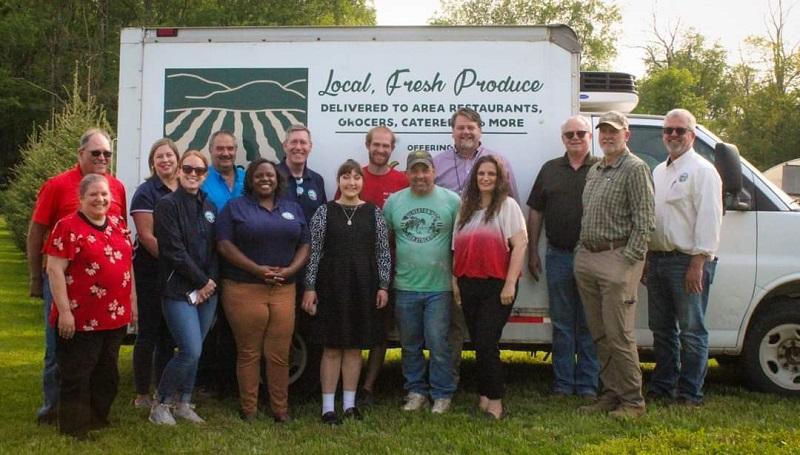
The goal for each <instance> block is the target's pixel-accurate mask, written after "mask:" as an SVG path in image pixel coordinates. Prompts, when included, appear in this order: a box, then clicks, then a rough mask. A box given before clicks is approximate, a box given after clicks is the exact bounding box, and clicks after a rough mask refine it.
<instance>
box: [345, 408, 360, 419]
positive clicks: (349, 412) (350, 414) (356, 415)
mask: <svg viewBox="0 0 800 455" xmlns="http://www.w3.org/2000/svg"><path fill="white" fill-rule="evenodd" d="M344 418H345V419H355V420H362V419H363V418H364V416H362V415H361V411H359V410H358V408H356V407H352V408H348V409H346V410H345V411H344Z"/></svg>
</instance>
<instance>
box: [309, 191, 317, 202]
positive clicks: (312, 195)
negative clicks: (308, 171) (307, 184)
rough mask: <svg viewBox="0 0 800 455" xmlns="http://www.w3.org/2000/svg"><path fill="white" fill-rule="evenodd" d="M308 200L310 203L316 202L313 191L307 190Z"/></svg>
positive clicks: (315, 194) (315, 195)
mask: <svg viewBox="0 0 800 455" xmlns="http://www.w3.org/2000/svg"><path fill="white" fill-rule="evenodd" d="M308 198H309V199H311V200H312V201H316V200H317V192H316V191H314V190H308Z"/></svg>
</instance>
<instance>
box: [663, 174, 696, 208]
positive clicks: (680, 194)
mask: <svg viewBox="0 0 800 455" xmlns="http://www.w3.org/2000/svg"><path fill="white" fill-rule="evenodd" d="M689 192H690V190H689V181H688V180H686V181H684V182H680V181H677V180H676V181H674V182H673V183H672V184H671V185H670V187H669V189H668V190H667V195H666V197H665V199H664V201H665V202H666V203H667V204H670V205H673V206H676V207H683V206H686V205H687V204H688V203H689V202H690V200H689Z"/></svg>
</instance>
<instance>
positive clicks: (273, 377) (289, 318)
mask: <svg viewBox="0 0 800 455" xmlns="http://www.w3.org/2000/svg"><path fill="white" fill-rule="evenodd" d="M294 298H295V286H294V284H286V285H283V286H270V285H266V284H255V283H240V282H236V281H231V280H224V283H223V287H222V306H223V308H224V309H225V316H227V318H228V321H229V322H230V325H231V329H232V330H233V337H234V338H235V339H236V352H237V354H236V377H237V378H238V379H239V400H240V404H241V407H242V412H244V413H245V414H247V415H255V414H256V410H257V405H258V384H259V380H260V376H261V375H260V366H261V363H260V362H261V357H262V356H264V357H265V358H266V361H267V385H268V389H269V402H270V408H271V409H272V413H273V414H274V415H284V414H286V413H287V412H288V409H289V347H290V345H291V341H292V334H293V333H294Z"/></svg>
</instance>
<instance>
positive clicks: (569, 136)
mask: <svg viewBox="0 0 800 455" xmlns="http://www.w3.org/2000/svg"><path fill="white" fill-rule="evenodd" d="M586 133H588V131H566V132H564V137H565V138H567V139H572V138H573V137H575V136H578V139H583V138H584V137H586Z"/></svg>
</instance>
